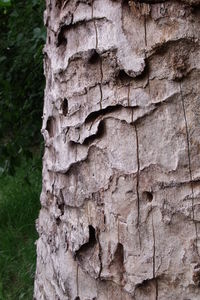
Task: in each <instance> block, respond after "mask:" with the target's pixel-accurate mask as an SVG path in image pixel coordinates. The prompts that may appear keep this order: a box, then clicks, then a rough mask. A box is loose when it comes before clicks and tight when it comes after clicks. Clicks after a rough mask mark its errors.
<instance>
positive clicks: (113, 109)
mask: <svg viewBox="0 0 200 300" xmlns="http://www.w3.org/2000/svg"><path fill="white" fill-rule="evenodd" d="M123 107H124V106H123V105H121V104H116V105H114V106H111V105H110V106H107V107H106V108H102V109H100V110H97V111H93V112H91V113H90V114H89V115H88V116H87V118H86V119H85V123H89V122H93V121H95V119H97V118H98V117H99V116H105V115H106V114H109V113H112V112H116V111H119V110H120V109H121V108H123Z"/></svg>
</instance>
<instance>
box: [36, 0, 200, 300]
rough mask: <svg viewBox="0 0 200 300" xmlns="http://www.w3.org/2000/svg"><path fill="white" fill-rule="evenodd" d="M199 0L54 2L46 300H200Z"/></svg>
mask: <svg viewBox="0 0 200 300" xmlns="http://www.w3.org/2000/svg"><path fill="white" fill-rule="evenodd" d="M199 4H200V2H199V1H198V0H181V1H176V0H171V1H162V0H160V1H153V0H152V1H148V0H146V1H140V0H138V1H136V0H131V1H124V0H115V1H114V0H91V1H90V0H73V1H72V0H68V1H66V0H63V1H61V0H60V1H58V0H57V1H56V0H46V11H45V13H44V18H45V24H46V26H47V42H46V46H45V49H44V54H45V55H44V67H45V74H46V89H45V101H44V114H43V126H42V134H43V136H44V141H45V152H44V158H43V187H42V193H41V210H40V215H39V218H38V220H37V230H38V233H39V239H38V240H37V269H36V275H35V290H34V297H35V299H37V300H39V299H48V300H51V299H52V300H54V299H60V300H67V299H69V300H74V299H76V300H78V299H79V300H80V299H81V300H94V299H97V300H104V299H105V300H106V299H116V300H122V299H123V300H130V299H135V300H147V299H148V300H151V299H152V300H167V299H169V300H172V299H180V300H182V299H192V300H196V299H199V297H200V290H199V287H200V267H199V266H200V249H199V247H200V232H199V231H200V185H199V183H200V171H199V170H200V159H199V154H200V150H199V149H200V142H199V137H200V123H199V120H200V103H199V92H200V83H199V75H200V44H199V38H200V10H199Z"/></svg>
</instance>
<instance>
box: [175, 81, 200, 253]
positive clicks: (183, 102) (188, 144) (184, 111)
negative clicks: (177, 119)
mask: <svg viewBox="0 0 200 300" xmlns="http://www.w3.org/2000/svg"><path fill="white" fill-rule="evenodd" d="M180 95H181V102H182V108H183V115H184V121H185V130H186V140H187V153H188V169H189V177H190V184H191V192H192V195H191V196H192V197H191V198H192V220H193V223H194V226H195V234H196V243H195V247H196V252H197V255H198V256H200V255H199V251H198V245H197V241H198V231H197V224H196V222H195V218H194V187H193V178H192V168H191V157H190V140H189V129H188V123H187V115H186V110H185V101H184V96H183V92H182V85H181V82H180Z"/></svg>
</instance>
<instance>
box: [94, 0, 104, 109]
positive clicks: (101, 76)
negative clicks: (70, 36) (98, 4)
mask: <svg viewBox="0 0 200 300" xmlns="http://www.w3.org/2000/svg"><path fill="white" fill-rule="evenodd" d="M92 19H93V23H94V29H95V35H96V46H95V47H96V49H98V45H99V41H98V31H97V24H96V20H95V19H94V0H93V1H92ZM99 67H100V83H99V89H100V109H102V99H103V92H102V82H103V67H102V58H101V56H100V60H99Z"/></svg>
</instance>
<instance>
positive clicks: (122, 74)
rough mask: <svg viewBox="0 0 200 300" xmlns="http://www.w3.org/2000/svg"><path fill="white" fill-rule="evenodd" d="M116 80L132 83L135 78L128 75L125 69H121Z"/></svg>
mask: <svg viewBox="0 0 200 300" xmlns="http://www.w3.org/2000/svg"><path fill="white" fill-rule="evenodd" d="M116 80H117V81H120V82H121V83H122V84H126V83H130V82H131V81H132V80H133V78H132V77H131V76H130V75H128V74H127V73H126V72H125V71H124V70H123V69H121V70H119V71H118V72H117V74H116Z"/></svg>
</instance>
